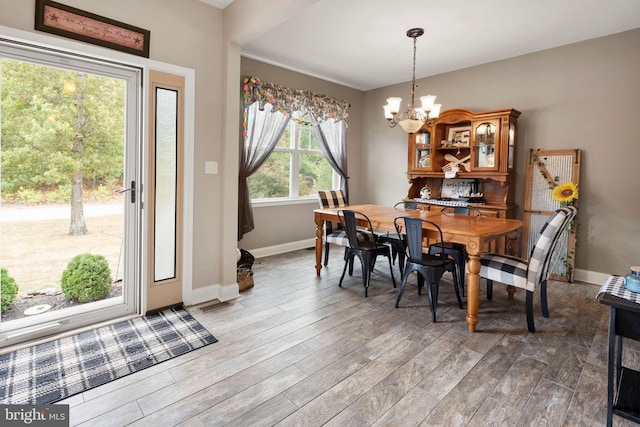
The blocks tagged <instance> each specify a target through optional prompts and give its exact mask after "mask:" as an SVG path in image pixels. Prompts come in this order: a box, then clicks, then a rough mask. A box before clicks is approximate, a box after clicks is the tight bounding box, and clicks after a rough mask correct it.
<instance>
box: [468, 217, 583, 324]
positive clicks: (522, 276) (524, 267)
mask: <svg viewBox="0 0 640 427" xmlns="http://www.w3.org/2000/svg"><path fill="white" fill-rule="evenodd" d="M577 213H578V209H577V208H576V207H575V206H565V207H562V208H560V209H558V210H557V211H555V212H554V213H553V214H552V215H551V216H550V217H549V219H547V221H546V223H545V224H544V225H543V226H542V229H541V230H540V232H539V233H538V240H537V241H536V244H535V246H534V247H533V248H532V249H531V254H530V256H529V261H526V260H523V259H520V258H516V257H513V256H509V255H502V254H484V255H482V256H481V257H480V277H484V278H485V279H487V298H488V299H491V295H492V286H493V281H494V280H495V281H496V282H500V283H504V284H505V285H508V286H514V287H516V288H522V289H525V290H526V292H527V295H526V312H527V328H528V329H529V332H535V331H536V328H535V325H534V323H533V292H534V291H535V289H536V287H537V286H540V299H541V305H542V315H543V316H544V317H549V311H548V308H547V279H548V277H549V273H550V272H549V265H550V263H551V259H552V255H553V250H554V249H555V247H556V244H557V243H558V240H559V238H560V236H561V235H562V232H563V231H564V230H565V229H566V228H567V226H568V225H569V223H570V222H571V221H572V220H573V218H574V217H575V216H576V214H577Z"/></svg>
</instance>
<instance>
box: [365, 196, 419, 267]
mask: <svg viewBox="0 0 640 427" xmlns="http://www.w3.org/2000/svg"><path fill="white" fill-rule="evenodd" d="M393 207H394V208H395V209H398V208H400V207H402V208H404V209H411V210H416V209H418V203H417V202H410V201H402V202H398V203H396V204H395V205H393ZM374 234H375V235H376V238H377V239H378V241H379V242H381V243H387V244H389V246H391V260H392V263H393V264H395V263H396V258H397V259H398V269H399V270H400V275H402V272H403V271H404V264H405V259H406V254H405V247H406V246H405V244H404V242H403V241H402V240H400V239H402V238H403V236H400V238H398V235H397V234H396V233H394V232H389V231H384V232H379V231H374Z"/></svg>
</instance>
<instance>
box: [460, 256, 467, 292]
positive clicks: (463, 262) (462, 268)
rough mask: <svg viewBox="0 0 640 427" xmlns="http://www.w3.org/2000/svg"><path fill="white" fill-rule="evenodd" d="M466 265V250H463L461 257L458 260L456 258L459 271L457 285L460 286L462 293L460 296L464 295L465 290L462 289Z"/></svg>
mask: <svg viewBox="0 0 640 427" xmlns="http://www.w3.org/2000/svg"><path fill="white" fill-rule="evenodd" d="M466 266H467V252H466V251H464V252H463V253H462V257H461V258H460V260H458V268H459V269H458V273H460V275H459V276H458V277H459V280H458V285H459V286H460V291H461V293H462V296H465V291H464V282H465V274H464V273H465V267H466Z"/></svg>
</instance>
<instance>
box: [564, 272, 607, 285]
mask: <svg viewBox="0 0 640 427" xmlns="http://www.w3.org/2000/svg"><path fill="white" fill-rule="evenodd" d="M609 276H611V274H608V273H599V272H597V271H589V270H582V269H580V268H576V271H575V273H574V274H573V279H574V280H575V281H577V282H585V283H591V284H593V285H601V284H603V283H604V282H605V281H606V280H607V279H608V278H609Z"/></svg>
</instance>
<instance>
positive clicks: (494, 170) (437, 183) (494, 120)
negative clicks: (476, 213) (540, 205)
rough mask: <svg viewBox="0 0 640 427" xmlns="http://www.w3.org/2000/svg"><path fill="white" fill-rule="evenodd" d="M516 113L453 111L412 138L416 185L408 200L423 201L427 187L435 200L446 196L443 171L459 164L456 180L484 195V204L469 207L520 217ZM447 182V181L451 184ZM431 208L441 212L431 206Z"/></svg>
mask: <svg viewBox="0 0 640 427" xmlns="http://www.w3.org/2000/svg"><path fill="white" fill-rule="evenodd" d="M518 116H520V112H519V111H517V110H514V109H506V110H496V111H486V112H481V113H474V112H472V111H468V110H463V109H454V110H447V111H444V112H442V113H441V114H440V116H439V117H438V118H437V119H436V120H435V122H434V123H432V124H425V125H423V126H422V128H421V129H420V130H419V131H418V132H416V133H414V134H409V160H408V165H407V178H408V180H409V183H410V184H411V186H410V187H409V192H408V194H407V199H419V198H420V190H421V189H422V188H423V187H425V186H427V187H428V188H429V189H430V190H431V198H432V199H437V198H439V197H441V193H442V188H443V183H445V182H447V181H449V182H450V181H451V180H450V179H446V178H445V172H444V171H443V167H445V165H447V164H449V163H451V161H452V160H455V159H458V160H463V162H461V163H459V164H458V168H459V172H458V173H457V176H456V177H455V180H463V182H465V183H466V182H473V184H472V188H473V192H475V193H482V194H483V197H482V200H480V203H473V198H471V200H470V201H469V205H470V206H473V207H476V208H478V209H480V210H481V211H483V214H486V215H489V216H497V217H501V218H514V217H515V210H516V205H515V202H514V187H515V171H514V166H515V154H516V121H517V119H518ZM445 179H446V181H445ZM424 207H425V208H430V209H441V208H442V206H440V205H430V204H425V205H424Z"/></svg>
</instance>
